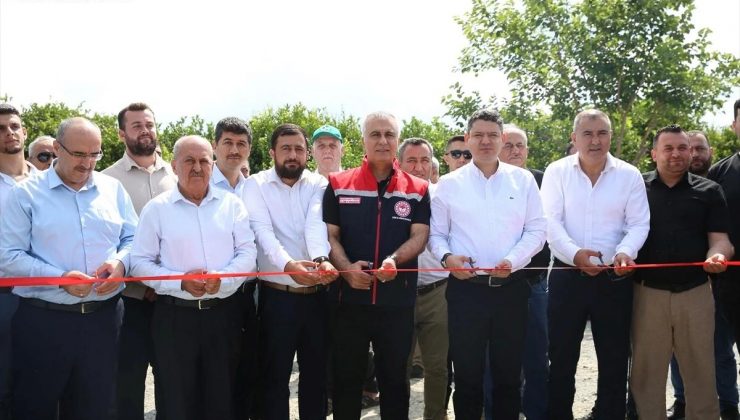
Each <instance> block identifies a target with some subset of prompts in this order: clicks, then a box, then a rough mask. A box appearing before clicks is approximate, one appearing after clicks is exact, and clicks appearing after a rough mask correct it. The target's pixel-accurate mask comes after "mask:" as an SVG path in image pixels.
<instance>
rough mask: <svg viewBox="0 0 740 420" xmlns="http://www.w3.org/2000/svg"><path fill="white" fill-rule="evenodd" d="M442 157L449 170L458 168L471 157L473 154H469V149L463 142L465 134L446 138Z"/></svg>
mask: <svg viewBox="0 0 740 420" xmlns="http://www.w3.org/2000/svg"><path fill="white" fill-rule="evenodd" d="M443 159H444V161H445V163H446V164H447V167H448V168H449V172H452V171H454V170H456V169H460V168H461V167H462V166H463V165H465V164H466V163H468V162H470V160H471V159H473V155H471V154H470V149H469V148H468V145H467V143H465V136H454V137H451V138H450V139H449V140H447V147H446V148H445V155H444V157H443Z"/></svg>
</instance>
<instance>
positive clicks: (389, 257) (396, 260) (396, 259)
mask: <svg viewBox="0 0 740 420" xmlns="http://www.w3.org/2000/svg"><path fill="white" fill-rule="evenodd" d="M385 259H391V260H393V263H394V264H396V265H398V256H397V255H396V254H391V255H389V256H387V257H385Z"/></svg>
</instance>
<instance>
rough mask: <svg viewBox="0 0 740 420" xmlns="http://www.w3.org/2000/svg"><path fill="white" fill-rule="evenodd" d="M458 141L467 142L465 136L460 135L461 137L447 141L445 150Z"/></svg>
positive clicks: (454, 137)
mask: <svg viewBox="0 0 740 420" xmlns="http://www.w3.org/2000/svg"><path fill="white" fill-rule="evenodd" d="M456 141H461V142H463V143H464V142H465V136H463V135H459V136H452V137H450V138H449V139H447V144H446V145H445V149H446V148H448V147H450V145H451V144H452V143H454V142H456Z"/></svg>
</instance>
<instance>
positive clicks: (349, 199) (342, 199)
mask: <svg viewBox="0 0 740 420" xmlns="http://www.w3.org/2000/svg"><path fill="white" fill-rule="evenodd" d="M339 204H360V197H339Z"/></svg>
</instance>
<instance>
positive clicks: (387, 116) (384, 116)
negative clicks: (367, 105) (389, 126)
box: [362, 111, 401, 137]
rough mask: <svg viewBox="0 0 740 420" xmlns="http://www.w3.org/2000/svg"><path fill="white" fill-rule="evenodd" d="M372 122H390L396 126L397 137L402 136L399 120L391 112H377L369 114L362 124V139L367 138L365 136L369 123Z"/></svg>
mask: <svg viewBox="0 0 740 420" xmlns="http://www.w3.org/2000/svg"><path fill="white" fill-rule="evenodd" d="M371 120H388V121H391V122H393V125H395V126H396V135H399V136H400V135H401V126H400V124H399V123H398V119H396V116H395V115H393V114H391V113H390V112H385V111H375V112H371V113H369V114H367V116H366V117H365V120H364V121H363V122H362V137H365V134H367V123H368V122H369V121H371Z"/></svg>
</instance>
